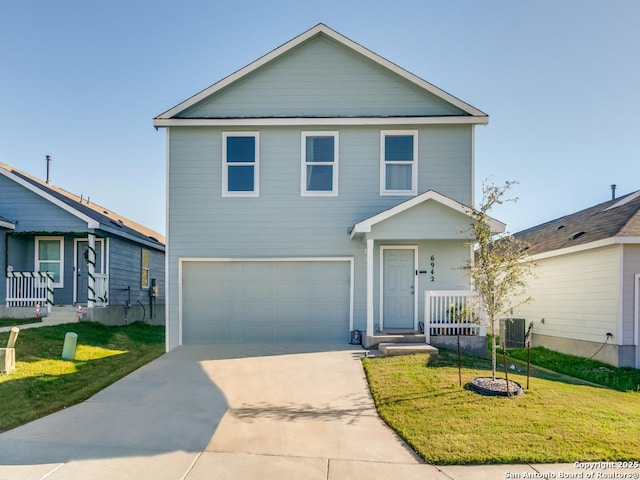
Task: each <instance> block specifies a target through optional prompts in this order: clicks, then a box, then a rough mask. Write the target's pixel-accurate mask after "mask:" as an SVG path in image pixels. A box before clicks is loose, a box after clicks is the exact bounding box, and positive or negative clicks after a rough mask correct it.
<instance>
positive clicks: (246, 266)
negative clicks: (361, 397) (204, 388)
mask: <svg viewBox="0 0 640 480" xmlns="http://www.w3.org/2000/svg"><path fill="white" fill-rule="evenodd" d="M487 122H488V117H487V115H486V114H484V113H483V112H481V111H479V110H477V109H476V108H474V107H472V106H470V105H468V104H466V103H464V102H462V101H461V100H459V99H457V98H455V97H453V96H452V95H450V94H448V93H446V92H444V91H443V90H440V89H439V88H437V87H435V86H433V85H431V84H430V83H428V82H426V81H424V80H422V79H421V78H419V77H417V76H415V75H413V74H412V73H410V72H408V71H406V70H403V69H402V68H400V67H398V66H397V65H395V64H393V63H391V62H389V61H388V60H386V59H384V58H382V57H380V56H378V55H376V54H375V53H373V52H371V51H369V50H367V49H366V48H364V47H362V46H361V45H359V44H357V43H355V42H353V41H351V40H349V39H348V38H346V37H344V36H342V35H341V34H339V33H337V32H335V31H334V30H332V29H330V28H328V27H327V26H325V25H322V24H319V25H317V26H315V27H313V28H312V29H310V30H308V31H306V32H304V33H303V34H301V35H300V36H298V37H296V38H294V39H293V40H290V41H289V42H287V43H285V44H284V45H282V46H280V47H278V48H276V49H275V50H273V51H271V52H270V53H268V54H266V55H265V56H263V57H261V58H260V59H258V60H256V61H255V62H253V63H250V64H249V65H247V66H246V67H245V68H243V69H241V70H239V71H238V72H236V73H234V74H232V75H230V76H229V77H226V78H224V79H223V80H221V81H219V82H218V83H215V84H214V85H212V86H211V87H209V88H207V89H205V90H203V91H202V92H200V93H198V94H196V95H194V96H192V97H190V98H189V99H188V100H186V101H185V102H183V103H181V104H179V105H177V106H175V107H173V108H171V109H169V110H168V111H166V112H164V113H162V114H160V115H159V116H157V117H156V118H155V119H154V125H155V126H156V127H163V128H165V129H166V136H167V172H168V192H167V197H168V200H167V201H168V256H167V280H168V305H167V348H168V349H172V348H174V347H176V346H177V345H181V344H193V343H232V342H233V343H238V342H240V343H242V342H299V341H308V342H313V341H324V342H339V343H345V342H348V341H349V335H350V332H352V331H354V330H360V331H362V332H365V335H366V337H367V338H369V339H371V338H373V337H375V336H376V334H377V333H378V332H380V331H382V330H384V329H385V328H386V329H388V328H391V327H393V328H398V329H407V330H411V331H417V330H418V324H419V322H420V321H421V320H422V318H423V316H424V295H423V293H424V292H425V291H426V290H468V289H469V285H470V283H469V279H468V278H467V277H466V275H465V274H464V272H463V270H462V269H461V267H463V266H464V265H466V263H467V262H468V261H469V260H470V254H471V251H470V248H469V246H468V238H467V237H468V236H469V235H468V233H462V232H465V231H468V227H469V225H470V223H471V221H472V218H471V216H470V212H471V206H472V202H473V185H474V127H475V125H478V124H486V123H487ZM501 228H503V225H501V224H500V223H499V222H496V229H498V230H499V229H501Z"/></svg>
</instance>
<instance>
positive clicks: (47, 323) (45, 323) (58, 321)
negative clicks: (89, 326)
mask: <svg viewBox="0 0 640 480" xmlns="http://www.w3.org/2000/svg"><path fill="white" fill-rule="evenodd" d="M76 322H77V320H76V319H73V318H68V319H63V318H57V319H55V320H49V319H48V318H47V317H42V321H41V322H37V323H23V324H22V325H16V327H18V328H19V329H20V330H25V329H27V328H39V327H50V326H52V325H62V324H63V323H76ZM12 328H13V327H12V326H8V327H0V333H2V332H10V331H11V329H12Z"/></svg>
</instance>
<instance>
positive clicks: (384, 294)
mask: <svg viewBox="0 0 640 480" xmlns="http://www.w3.org/2000/svg"><path fill="white" fill-rule="evenodd" d="M381 252H382V254H381V266H382V272H381V276H380V278H381V292H380V298H381V308H380V311H381V312H382V322H381V324H382V327H383V329H384V330H389V329H394V328H403V329H404V328H407V329H415V328H416V322H415V320H416V298H417V297H416V291H415V290H416V285H415V283H416V258H417V247H415V246H407V247H404V246H402V247H381Z"/></svg>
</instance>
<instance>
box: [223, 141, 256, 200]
mask: <svg viewBox="0 0 640 480" xmlns="http://www.w3.org/2000/svg"><path fill="white" fill-rule="evenodd" d="M228 137H254V138H255V140H256V152H255V161H254V162H251V163H248V162H232V163H228V162H227V138H228ZM230 165H233V166H238V167H240V166H252V167H253V191H250V192H230V191H229V183H228V180H229V178H228V177H229V166H230ZM222 196H223V197H259V196H260V132H222Z"/></svg>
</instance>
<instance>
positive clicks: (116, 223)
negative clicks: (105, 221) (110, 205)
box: [110, 220, 122, 228]
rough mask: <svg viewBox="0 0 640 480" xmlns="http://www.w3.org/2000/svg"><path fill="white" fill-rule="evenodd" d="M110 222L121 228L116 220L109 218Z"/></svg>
mask: <svg viewBox="0 0 640 480" xmlns="http://www.w3.org/2000/svg"><path fill="white" fill-rule="evenodd" d="M110 222H111V223H113V224H114V225H115V226H116V227H118V228H122V225H120V224H119V223H118V222H114V221H113V220H110Z"/></svg>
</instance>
